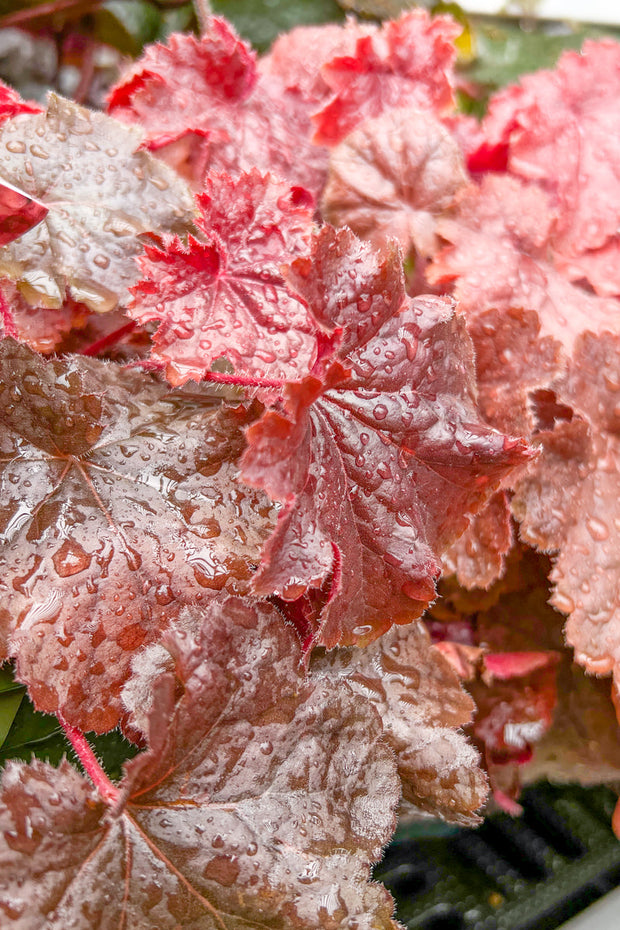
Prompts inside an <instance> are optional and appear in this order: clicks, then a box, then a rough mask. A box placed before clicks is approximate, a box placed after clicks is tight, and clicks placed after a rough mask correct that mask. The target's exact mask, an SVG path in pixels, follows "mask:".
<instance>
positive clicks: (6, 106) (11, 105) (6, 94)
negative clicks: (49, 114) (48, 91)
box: [0, 81, 43, 123]
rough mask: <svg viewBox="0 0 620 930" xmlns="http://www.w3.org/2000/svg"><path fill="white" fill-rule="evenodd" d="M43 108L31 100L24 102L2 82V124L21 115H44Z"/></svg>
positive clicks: (0, 114) (0, 115)
mask: <svg viewBox="0 0 620 930" xmlns="http://www.w3.org/2000/svg"><path fill="white" fill-rule="evenodd" d="M42 112H43V107H42V106H40V105H39V104H38V103H34V102H33V101H30V100H22V98H21V97H20V95H19V94H18V93H17V91H16V90H13V88H12V87H9V86H8V85H7V84H5V83H4V82H3V81H0V123H3V122H4V121H5V120H7V119H11V118H12V117H13V116H19V115H20V113H42Z"/></svg>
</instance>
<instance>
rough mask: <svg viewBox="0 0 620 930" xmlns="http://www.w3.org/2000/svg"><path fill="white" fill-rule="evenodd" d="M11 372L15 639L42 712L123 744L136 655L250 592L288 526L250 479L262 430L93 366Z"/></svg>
mask: <svg viewBox="0 0 620 930" xmlns="http://www.w3.org/2000/svg"><path fill="white" fill-rule="evenodd" d="M0 359H1V360H2V369H3V375H2V388H1V389H0V422H1V423H2V435H1V437H0V468H1V470H2V476H3V482H4V484H3V487H4V491H3V500H2V509H1V510H0V521H1V522H0V530H1V532H2V535H1V537H0V541H1V543H2V553H1V557H0V564H1V566H2V572H1V577H0V619H1V627H2V636H3V637H4V638H6V637H9V638H10V646H9V651H10V653H11V655H14V656H16V657H17V659H18V669H19V674H20V677H21V678H22V679H23V680H25V681H27V683H28V685H29V688H30V693H31V695H32V697H33V700H34V701H35V704H36V705H37V706H38V707H39V708H40V709H42V710H46V711H55V710H58V709H59V708H60V709H61V711H62V713H63V715H64V716H65V717H66V718H67V719H68V720H69V721H70V722H72V723H75V724H78V725H80V727H82V728H83V729H96V730H100V731H101V730H109V729H110V728H112V727H113V726H115V724H116V723H117V722H118V718H119V713H120V704H119V697H118V695H119V691H120V687H121V686H122V683H123V681H124V680H125V679H126V678H127V676H128V674H129V667H130V662H131V658H132V655H133V653H134V652H136V651H137V650H139V649H140V648H141V647H143V646H144V645H146V644H147V643H149V642H153V641H157V640H158V639H159V638H160V636H161V633H162V631H163V630H164V629H165V628H166V627H167V626H168V625H169V624H170V623H171V622H172V621H173V620H174V619H175V617H176V616H178V612H179V610H180V609H181V607H182V605H183V603H185V602H187V601H193V602H196V601H198V602H200V601H206V600H208V599H209V598H210V597H213V596H214V595H215V593H216V592H217V591H220V590H222V589H226V590H231V591H240V592H244V591H245V590H247V587H248V584H249V580H250V577H251V574H252V570H253V567H254V566H255V565H256V563H257V562H258V561H259V553H260V547H261V544H262V542H263V540H264V539H265V538H266V536H267V534H268V533H269V531H270V529H271V528H272V526H273V511H272V508H271V506H270V503H269V501H268V500H267V499H266V497H265V496H264V495H261V494H257V493H256V492H253V491H250V490H249V489H247V488H244V487H243V486H241V485H240V484H239V483H238V482H237V480H236V475H237V464H236V461H237V457H238V455H239V454H240V452H241V450H242V448H243V435H242V433H241V431H240V427H241V426H242V425H244V424H245V423H247V422H248V419H249V417H248V414H247V411H245V410H244V409H243V408H236V409H234V408H233V409H229V408H225V407H223V406H221V404H220V402H219V401H217V400H214V399H213V398H212V397H209V395H208V393H206V392H205V391H204V390H202V389H200V388H196V389H195V391H194V392H193V393H189V392H183V391H181V392H176V393H172V394H168V393H167V391H166V388H165V387H163V386H162V385H160V384H157V383H155V382H153V381H152V380H151V379H150V377H149V376H148V375H144V374H140V373H139V372H129V371H123V370H122V369H121V368H120V367H118V366H115V365H112V364H105V363H103V362H99V361H96V360H94V359H86V358H79V357H73V358H70V359H69V360H67V361H59V360H55V361H49V362H45V361H43V360H42V359H41V358H40V357H38V356H37V355H36V354H35V353H33V352H31V350H30V349H28V348H27V347H26V346H20V345H18V344H17V343H15V342H13V341H12V340H5V342H4V343H3V344H2V345H1V346H0Z"/></svg>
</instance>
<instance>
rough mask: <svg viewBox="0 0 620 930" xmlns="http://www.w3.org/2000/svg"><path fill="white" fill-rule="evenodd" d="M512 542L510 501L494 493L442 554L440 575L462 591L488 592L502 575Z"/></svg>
mask: <svg viewBox="0 0 620 930" xmlns="http://www.w3.org/2000/svg"><path fill="white" fill-rule="evenodd" d="M513 542H514V530H513V525H512V519H511V513H510V499H509V497H508V494H507V493H506V491H496V493H495V494H493V495H492V497H491V498H490V499H489V501H488V502H487V504H486V505H485V506H484V507H483V508H482V510H481V511H480V512H479V513H477V514H476V515H475V516H474V517H472V519H471V521H470V524H469V526H468V527H467V529H466V530H465V532H464V533H463V535H462V536H460V537H459V538H458V539H457V541H456V542H455V543H454V544H453V545H452V546H451V547H450V548H449V549H448V551H447V552H446V553H445V554H444V557H443V566H444V571H445V572H446V573H447V574H455V575H456V577H457V579H458V581H459V584H462V585H463V587H465V588H488V587H489V586H490V585H491V584H493V582H494V581H496V580H497V579H498V578H501V576H502V575H503V574H504V567H505V559H506V556H507V555H508V553H509V552H510V550H511V549H512V544H513Z"/></svg>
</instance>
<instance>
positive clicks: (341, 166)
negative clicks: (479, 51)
mask: <svg viewBox="0 0 620 930" xmlns="http://www.w3.org/2000/svg"><path fill="white" fill-rule="evenodd" d="M457 31H458V30H457V29H456V27H455V26H454V24H453V23H452V21H451V20H449V19H446V18H442V17H439V18H437V19H435V20H433V19H431V18H430V17H429V16H428V15H427V14H426V13H424V12H414V13H409V14H406V15H404V16H402V17H401V18H400V19H399V20H397V21H395V22H392V23H386V24H384V25H383V26H381V27H378V26H374V25H367V24H366V25H361V24H358V23H355V22H353V21H350V22H348V23H347V24H345V25H343V26H342V27H340V26H326V27H312V28H311V29H308V30H304V29H301V30H300V29H298V30H294V31H293V32H292V33H290V34H289V35H288V36H282V37H280V38H279V39H278V41H277V42H276V43H275V45H274V47H273V49H272V51H271V52H270V53H269V54H267V55H266V56H264V57H263V58H262V59H257V57H256V55H255V53H254V52H253V51H252V50H251V49H250V48H249V46H248V45H247V44H246V43H244V42H243V41H242V40H241V39H240V38H239V37H238V36H237V35H236V33H235V32H234V30H233V28H232V27H231V26H230V25H229V24H228V23H226V22H225V21H224V20H221V19H218V18H211V19H209V21H208V22H207V23H206V24H205V29H204V33H203V35H202V37H201V38H194V37H189V36H182V35H176V36H172V37H171V38H170V40H169V42H168V43H167V44H166V45H161V44H159V45H156V46H153V47H151V48H149V49H147V51H146V52H145V53H144V55H143V57H142V59H140V60H139V61H138V62H136V63H135V64H134V65H133V66H132V67H131V68H130V69H129V70H128V72H127V73H126V74H125V75H124V76H123V77H122V78H121V80H120V81H119V83H118V84H117V85H116V87H115V88H113V89H112V91H111V93H110V95H109V110H110V114H111V115H105V114H101V113H93V112H90V111H88V110H86V109H84V108H82V107H80V106H78V105H77V104H75V103H72V102H71V101H68V100H63V99H61V98H58V97H55V96H51V97H50V99H49V101H48V105H47V108H46V109H45V110H43V111H42V110H41V109H40V108H39V107H37V106H35V105H30V104H27V103H25V102H23V101H21V100H20V98H19V97H18V95H16V94H15V93H14V92H13V91H11V90H10V89H8V88H7V89H3V90H2V94H1V95H0V119H1V120H2V125H1V126H0V233H1V236H2V239H1V241H0V244H1V246H2V247H1V249H0V272H1V273H2V275H3V278H2V280H1V281H0V324H1V326H2V335H3V336H4V339H3V340H2V342H1V343H0V366H1V368H2V381H1V384H0V423H1V425H2V431H1V435H0V488H1V494H2V497H1V500H0V534H1V535H0V567H1V568H2V572H1V577H0V659H1V660H5V659H7V660H8V659H10V660H13V667H14V669H15V676H16V681H17V682H18V683H21V684H23V686H25V687H26V688H27V690H28V695H29V699H30V700H31V701H32V703H33V704H34V707H35V708H36V709H37V711H39V712H40V711H45V712H48V713H52V714H55V715H56V716H57V718H58V721H59V723H60V725H61V726H62V727H63V728H64V730H65V732H66V734H67V736H68V738H69V740H70V742H71V744H72V746H73V749H74V750H75V753H76V754H77V758H78V759H79V760H80V762H81V764H82V767H83V769H84V773H85V774H84V775H82V774H80V773H79V772H78V771H77V770H76V769H74V768H73V767H72V766H70V765H69V764H68V763H67V762H66V761H63V762H62V763H61V765H60V767H59V768H57V769H55V768H53V767H52V766H51V765H49V763H47V762H45V761H43V760H42V759H38V760H35V761H33V762H32V763H31V764H30V765H28V764H26V763H24V762H16V761H14V762H9V763H8V764H7V766H6V768H5V771H4V774H3V776H2V782H1V788H0V865H1V869H0V913H1V914H2V916H3V919H6V921H7V922H8V923H7V925H10V926H15V927H24V928H25V927H28V930H30V928H37V927H40V928H46V930H51V928H52V927H61V926H62V927H64V926H67V925H71V926H74V927H76V928H84V930H90V928H92V927H104V926H108V925H109V924H110V922H112V923H114V924H115V925H117V924H118V925H123V926H124V925H127V926H131V927H135V928H137V930H139V928H145V930H146V928H150V927H152V926H154V925H157V927H161V928H166V927H170V928H172V927H174V928H178V927H188V928H189V927H198V926H200V927H201V928H202V927H213V928H214V930H215V928H217V930H223V928H225V930H237V928H241V927H244V926H250V925H251V926H256V927H263V926H265V927H266V926H269V927H281V928H288V927H292V928H300V930H301V928H308V930H314V928H317V927H324V928H326V930H340V928H342V930H354V928H368V930H370V928H371V927H374V928H382V930H383V928H385V930H395V928H396V927H397V924H396V923H395V921H394V919H393V916H392V913H393V906H392V902H391V899H390V897H389V895H388V894H387V892H386V891H385V890H384V889H382V888H381V887H380V886H379V885H376V884H373V883H372V882H369V875H370V867H371V866H372V864H373V863H374V862H375V861H377V859H378V858H379V857H380V855H381V850H382V847H383V846H384V845H385V844H386V843H387V842H388V841H389V838H390V836H391V833H392V831H393V829H394V826H395V822H396V809H397V807H398V804H399V802H401V810H402V811H403V812H406V813H407V814H408V815H409V816H428V815H429V814H430V815H435V816H441V817H443V818H444V819H446V820H448V821H449V822H453V823H461V824H468V823H469V824H470V823H476V822H477V821H478V820H479V816H480V815H479V813H478V812H479V810H480V808H481V807H482V805H483V803H484V800H485V796H486V791H487V775H488V776H489V777H490V780H491V786H492V788H493V790H494V792H495V796H496V798H497V799H498V800H499V801H500V802H501V803H502V804H503V805H504V806H505V807H506V808H507V809H510V810H513V811H516V810H517V809H518V806H517V802H516V798H517V795H518V785H519V783H520V781H521V780H523V779H527V777H528V774H527V773H528V765H529V766H530V769H529V771H530V772H534V771H535V772H536V773H537V774H538V773H540V772H543V773H544V772H545V771H550V772H552V773H553V774H556V775H557V769H558V766H557V754H556V755H554V752H553V745H554V744H553V740H554V738H555V736H554V734H555V735H556V736H557V735H558V733H559V734H560V736H562V737H563V739H564V744H565V745H567V746H568V748H569V750H570V752H569V755H570V764H571V766H572V767H573V768H572V770H573V771H574V772H575V774H576V775H578V776H579V775H581V773H582V772H583V771H584V770H586V769H587V770H588V771H592V769H593V768H595V769H596V770H597V771H598V772H599V773H600V776H601V777H602V778H612V777H614V776H615V774H616V771H617V768H618V765H619V764H620V761H619V760H618V753H617V751H615V750H614V749H613V746H614V745H615V744H614V741H613V740H614V737H611V736H610V735H609V734H610V732H611V730H612V728H613V727H614V726H615V724H613V722H612V721H613V710H612V705H611V702H610V701H609V694H608V691H607V692H605V685H604V683H603V684H601V683H599V684H592V683H591V682H590V680H589V679H588V678H587V677H586V676H585V675H583V673H582V672H581V671H580V670H578V669H577V670H576V671H575V670H574V669H573V667H572V664H571V655H570V652H569V651H568V649H567V647H566V645H565V643H564V640H563V635H562V630H561V627H562V613H565V614H568V615H569V620H568V625H567V628H566V639H567V642H568V643H569V644H570V645H572V646H574V648H575V650H576V658H577V660H578V662H579V663H581V664H582V665H584V666H585V667H586V669H588V670H589V671H594V672H597V673H610V672H613V673H614V674H616V676H617V675H618V669H620V647H619V646H618V643H619V642H620V638H619V635H618V617H617V604H618V601H619V591H618V584H619V581H618V577H617V575H618V572H617V550H618V545H617V535H618V527H619V526H620V519H615V516H614V512H613V511H612V510H611V509H610V508H611V507H612V504H611V503H610V502H613V506H615V502H616V499H617V497H618V494H617V490H618V482H619V480H620V478H619V473H618V460H619V450H618V448H617V435H618V423H617V419H618V411H617V406H618V405H617V401H616V393H617V390H618V386H619V384H620V381H619V379H618V370H619V365H620V358H619V352H618V348H619V346H618V338H619V335H620V334H619V332H618V322H617V321H618V320H620V315H619V314H618V310H619V309H620V303H619V302H618V298H619V297H620V293H619V292H618V288H617V287H616V285H615V279H614V278H613V275H611V274H609V273H608V268H609V262H610V256H611V255H613V254H614V249H615V248H616V246H617V243H616V238H617V235H618V234H617V228H618V217H617V216H616V214H615V213H614V207H613V205H614V204H615V199H614V198H615V197H616V195H617V191H616V190H615V188H614V190H613V191H612V194H611V195H610V196H609V198H603V199H601V198H599V197H593V198H592V199H591V201H590V204H591V210H592V211H593V213H594V214H595V215H593V216H591V217H590V216H587V215H584V209H586V208H585V207H584V205H583V202H579V203H578V202H577V201H576V199H575V184H581V183H585V182H586V181H587V183H588V184H590V185H591V186H593V187H595V162H594V156H593V154H592V152H593V151H594V148H596V152H597V158H599V159H602V160H603V162H604V164H605V166H606V167H604V168H603V169H601V171H602V176H604V177H605V178H606V179H607V180H609V178H610V177H611V176H612V174H613V170H612V167H611V165H610V164H607V162H611V160H612V156H613V151H611V150H609V151H607V149H605V150H604V151H603V155H601V146H600V144H599V143H598V141H597V140H600V137H601V134H602V132H603V130H602V128H601V127H602V125H603V122H604V119H605V118H606V114H607V109H606V108H607V107H608V106H609V107H611V108H613V106H614V105H617V104H616V103H615V102H617V99H618V94H617V91H618V87H617V86H616V85H617V82H616V83H614V81H615V78H614V76H613V75H614V74H615V73H616V72H615V71H613V73H612V72H611V71H609V72H605V74H606V75H608V74H609V75H610V76H609V77H605V80H606V81H607V80H608V81H609V83H608V84H605V87H604V92H602V93H600V94H598V96H597V105H596V107H595V108H592V107H589V106H588V107H586V106H585V103H588V101H589V100H590V97H591V96H592V94H593V93H594V91H593V90H592V88H594V87H597V86H598V85H600V83H601V80H602V78H601V74H600V68H599V64H598V60H597V49H596V48H595V47H590V48H589V49H588V50H587V54H586V55H585V56H584V58H583V59H579V60H576V59H575V58H574V57H571V56H570V55H569V56H567V57H566V58H565V59H563V61H562V62H561V64H560V66H559V68H558V70H557V71H556V72H547V73H544V74H543V75H541V76H538V77H532V78H531V79H527V80H526V81H525V82H524V83H523V85H522V87H520V88H511V89H508V90H506V91H504V92H502V94H500V95H498V97H497V98H496V100H495V101H493V102H492V104H491V107H490V111H489V116H488V117H487V119H486V120H485V121H484V122H483V124H482V125H481V126H476V127H473V126H472V124H471V123H470V122H469V121H466V120H463V119H461V118H460V117H459V115H458V114H457V113H456V112H455V109H454V99H455V97H454V92H453V91H454V77H453V72H452V65H453V61H454V55H455V52H454V46H453V39H454V36H455V34H456V32H457ZM308 43H310V45H311V47H312V48H313V49H314V51H312V53H311V54H310V55H309V56H308V55H306V56H304V58H303V62H302V61H300V54H299V50H300V49H301V48H305V47H307V46H308ZM601 54H602V55H603V56H604V57H605V61H608V60H609V61H615V60H616V56H617V49H616V47H615V46H612V45H610V44H604V45H603V46H602V47H601ZM588 95H590V96H588ZM545 100H553V101H555V103H554V106H555V104H558V106H556V107H555V109H554V110H553V117H552V118H551V117H550V122H549V123H545V120H544V112H545V111H544V109H541V108H542V107H543V103H541V101H545ZM559 101H561V102H562V107H563V109H562V110H561V114H562V115H561V116H558V113H559V112H560V110H559V109H558V107H559ZM545 106H546V105H545ZM586 110H587V113H588V116H587V119H586V122H585V123H583V122H582V114H583V113H584V112H585V111H586ZM614 112H615V111H614ZM584 118H585V117H584ZM554 120H555V122H554ZM558 120H560V123H561V126H560V127H559V128H558V126H556V122H557V121H558ZM559 129H561V130H562V131H559ZM571 133H572V134H573V135H574V134H575V133H581V134H584V133H585V134H586V136H587V137H588V144H587V145H585V146H584V148H583V150H580V153H581V154H577V155H575V154H574V153H572V154H571V159H570V160H569V161H568V162H567V161H566V160H562V158H560V157H559V156H558V151H560V154H561V153H562V152H564V150H565V149H570V144H569V142H570V138H572V135H571ZM589 133H590V134H591V136H592V139H593V140H594V141H592V139H591V138H590V135H588V134H589ZM591 141H592V146H594V148H592V149H591V148H590V147H589V146H590V142H591ZM606 159H607V161H606ZM558 164H564V165H566V166H567V169H566V170H567V172H568V174H567V175H566V176H564V175H562V176H558V175H557V173H555V171H554V166H557V165H558ZM569 169H570V171H569ZM473 170H475V172H476V174H477V175H478V177H476V178H475V179H473V178H472V175H471V173H470V172H471V171H473ZM614 177H615V175H614ZM610 215H613V216H612V218H611V219H610ZM328 221H331V223H334V224H335V226H333V225H330V222H328ZM588 222H590V226H589V227H588V229H589V230H590V232H589V233H588V235H587V236H586V237H585V238H584V236H583V235H581V232H580V231H582V230H583V229H584V228H585V227H586V226H587V224H588ZM339 226H341V227H343V228H337V227H339ZM346 226H348V227H350V228H345V227H346ZM590 227H591V228H590ZM595 227H596V234H595V232H594V228H595ZM590 233H591V234H590ZM358 237H361V238H358ZM364 240H366V241H364ZM448 290H450V293H446V291H448ZM442 292H443V293H442ZM52 352H55V353H56V354H55V355H51V356H50V353H52ZM46 355H48V356H50V357H45V356H46ZM95 356H99V357H95ZM558 489H561V490H558ZM516 522H518V523H519V524H520V526H519V535H520V536H521V543H519V544H517V543H516V538H517V531H516ZM526 544H527V545H526ZM528 546H529V547H528ZM536 549H539V550H543V551H544V552H550V553H551V554H552V558H551V560H549V559H548V558H547V557H546V556H544V555H540V554H539V553H537V552H535V550H536ZM584 556H585V559H584ZM584 566H585V567H586V569H587V577H586V575H585V570H586V569H584ZM442 574H443V575H444V578H443V580H442V582H441V587H440V589H439V593H441V594H442V597H441V598H440V599H439V600H436V598H437V595H438V587H437V585H438V582H439V579H440V576H441V575H442ZM524 592H527V595H526V594H524ZM549 599H551V604H549V603H548V601H549ZM433 602H435V603H434V606H432V607H431V609H430V611H429V605H432V604H433ZM425 611H426V613H425ZM558 681H559V682H560V683H561V685H562V689H563V690H562V689H560V690H561V699H560V703H559V708H558V709H557V713H558V719H559V720H560V721H564V723H563V724H562V728H561V731H560V730H558V727H557V726H556V725H555V724H554V713H556V707H557V704H558ZM463 683H464V684H465V685H466V686H467V688H468V689H469V692H470V694H467V693H466V691H465V690H464V687H463ZM18 687H19V684H18ZM3 693H4V692H3ZM7 693H13V692H9V691H7ZM571 695H574V697H571ZM580 701H582V702H583V706H584V708H586V709H587V713H588V721H587V727H586V730H587V733H588V734H593V735H592V737H591V738H590V737H589V736H588V737H587V739H586V738H584V739H585V742H586V743H587V747H585V748H584V750H583V752H582V753H581V755H580V745H579V735H578V734H579V726H578V725H577V723H576V717H577V716H578V712H577V707H578V706H579V702H580ZM18 705H19V701H15V700H12V702H11V707H12V708H13V707H15V710H12V711H11V712H12V713H15V712H16V707H17V706H18ZM7 706H8V704H7ZM475 706H477V709H478V710H477V716H476V718H475V721H474V723H473V725H472V724H471V719H472V713H473V711H474V707H475ZM116 726H120V728H121V730H122V732H123V733H124V735H125V736H126V737H127V738H128V739H129V740H131V741H132V743H133V744H134V746H135V752H137V755H136V754H135V753H134V758H132V759H130V760H129V761H127V762H126V764H125V767H124V773H123V775H122V777H121V779H120V780H119V781H118V782H112V781H111V780H110V779H109V778H108V776H107V775H106V774H105V772H104V771H103V769H102V767H101V765H100V763H99V762H98V760H97V759H96V757H95V756H94V754H93V752H92V750H91V749H90V747H89V745H88V743H87V742H86V740H85V739H84V737H83V731H87V730H88V731H96V732H98V733H100V734H103V733H108V732H109V731H111V730H113V729H114V728H115V727H116ZM467 726H471V736H472V738H473V742H472V741H470V740H468V737H467V736H466V735H465V734H464V733H463V731H462V728H463V727H467ZM603 731H605V734H606V736H605V738H603V737H602V736H601V735H599V734H602V733H603ZM616 735H617V734H616ZM594 740H597V741H598V743H599V744H600V745H601V747H603V748H604V749H605V752H606V758H605V759H599V758H597V759H594V758H592V752H593V750H592V745H593V741H594ZM9 742H10V741H9ZM476 747H477V748H476ZM477 750H479V751H480V753H481V754H482V758H483V761H484V765H481V762H480V756H479V754H478V751H477ZM104 763H105V759H104ZM485 770H486V771H485ZM86 776H88V779H87V778H86Z"/></svg>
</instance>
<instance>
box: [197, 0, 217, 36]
mask: <svg viewBox="0 0 620 930" xmlns="http://www.w3.org/2000/svg"><path fill="white" fill-rule="evenodd" d="M194 9H195V11H196V19H197V20H198V25H199V27H200V35H201V36H203V35H204V34H205V33H206V31H207V23H208V22H209V17H210V16H213V10H212V8H211V3H210V2H209V0H194Z"/></svg>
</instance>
